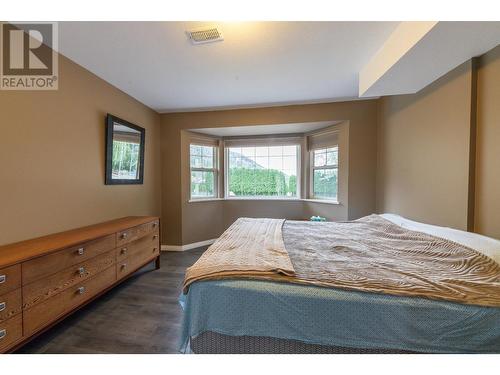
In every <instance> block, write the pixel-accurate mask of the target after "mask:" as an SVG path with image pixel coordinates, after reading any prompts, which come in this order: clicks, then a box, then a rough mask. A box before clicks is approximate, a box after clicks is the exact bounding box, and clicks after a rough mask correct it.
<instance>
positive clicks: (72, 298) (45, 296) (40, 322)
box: [0, 216, 160, 353]
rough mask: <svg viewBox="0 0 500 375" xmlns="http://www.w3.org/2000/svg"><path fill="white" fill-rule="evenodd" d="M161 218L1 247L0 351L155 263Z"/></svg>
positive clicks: (128, 219)
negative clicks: (142, 268)
mask: <svg viewBox="0 0 500 375" xmlns="http://www.w3.org/2000/svg"><path fill="white" fill-rule="evenodd" d="M153 260H155V261H156V268H157V269H158V268H159V267H160V222H159V219H158V217H151V216H148V217H143V216H140V217H139V216H131V217H125V218H122V219H118V220H113V221H108V222H105V223H101V224H96V225H92V226H89V227H85V228H80V229H74V230H71V231H67V232H62V233H57V234H53V235H49V236H45V237H40V238H36V239H33V240H29V241H23V242H19V243H15V244H12V245H6V246H0V353H5V352H11V351H13V350H15V349H17V348H19V347H20V346H21V345H23V344H25V343H26V342H28V341H29V340H30V339H32V338H33V337H35V336H37V335H38V334H40V333H42V332H43V331H45V330H47V329H49V328H50V327H51V326H53V325H54V324H56V323H57V322H59V321H60V320H62V319H64V318H65V317H66V316H68V315H69V314H71V313H72V312H74V311H76V310H77V309H79V308H80V307H82V306H84V305H85V304H87V303H89V302H90V301H92V300H93V299H95V298H97V297H98V296H100V295H101V294H103V293H104V292H106V291H107V290H109V289H111V288H112V287H114V286H115V285H117V284H118V283H120V282H122V281H123V280H125V279H126V278H127V277H128V276H130V275H131V274H132V273H134V272H135V271H137V270H138V269H139V268H141V267H143V266H145V265H146V264H148V263H150V262H151V261H153Z"/></svg>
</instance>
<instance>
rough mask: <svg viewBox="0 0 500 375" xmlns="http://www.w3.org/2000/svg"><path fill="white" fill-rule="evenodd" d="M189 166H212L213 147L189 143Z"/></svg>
mask: <svg viewBox="0 0 500 375" xmlns="http://www.w3.org/2000/svg"><path fill="white" fill-rule="evenodd" d="M189 152H190V156H191V168H213V167H214V147H213V146H199V145H190V147H189Z"/></svg>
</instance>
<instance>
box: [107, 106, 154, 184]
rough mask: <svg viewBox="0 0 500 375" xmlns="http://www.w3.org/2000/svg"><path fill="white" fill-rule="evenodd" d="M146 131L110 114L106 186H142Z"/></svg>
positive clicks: (108, 120) (108, 119)
mask: <svg viewBox="0 0 500 375" xmlns="http://www.w3.org/2000/svg"><path fill="white" fill-rule="evenodd" d="M145 137H146V129H144V128H141V127H140V126H137V125H135V124H132V123H130V122H128V121H125V120H122V119H120V118H118V117H116V116H113V115H110V114H108V115H107V117H106V178H105V183H106V185H131V184H142V183H143V178H144V144H145V142H144V141H145Z"/></svg>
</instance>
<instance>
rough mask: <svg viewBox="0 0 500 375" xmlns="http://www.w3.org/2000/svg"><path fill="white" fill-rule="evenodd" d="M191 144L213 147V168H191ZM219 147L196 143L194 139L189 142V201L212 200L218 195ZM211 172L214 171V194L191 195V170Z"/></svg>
mask: <svg viewBox="0 0 500 375" xmlns="http://www.w3.org/2000/svg"><path fill="white" fill-rule="evenodd" d="M191 145H195V146H203V147H212V148H213V150H214V151H213V159H214V160H213V166H214V167H213V168H193V167H191ZM218 166H219V147H217V146H210V145H207V144H203V143H202V142H200V143H198V142H196V141H192V142H189V202H195V201H208V200H214V199H217V198H218V197H219V193H218V191H219V168H218ZM193 171H194V172H213V173H214V194H213V195H206V196H203V197H193V196H192V192H193V179H192V177H191V172H193Z"/></svg>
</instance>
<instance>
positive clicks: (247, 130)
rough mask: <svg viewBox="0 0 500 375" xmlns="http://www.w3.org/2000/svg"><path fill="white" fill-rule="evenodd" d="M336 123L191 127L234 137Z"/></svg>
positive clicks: (309, 129) (301, 130) (307, 129)
mask: <svg viewBox="0 0 500 375" xmlns="http://www.w3.org/2000/svg"><path fill="white" fill-rule="evenodd" d="M335 124H338V121H315V122H297V123H288V124H273V125H252V126H232V127H223V128H201V129H191V131H193V132H196V133H203V134H208V135H213V136H216V137H235V136H249V135H262V134H266V135H271V134H302V133H308V132H312V131H315V130H319V129H323V128H326V127H328V126H331V125H335Z"/></svg>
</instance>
